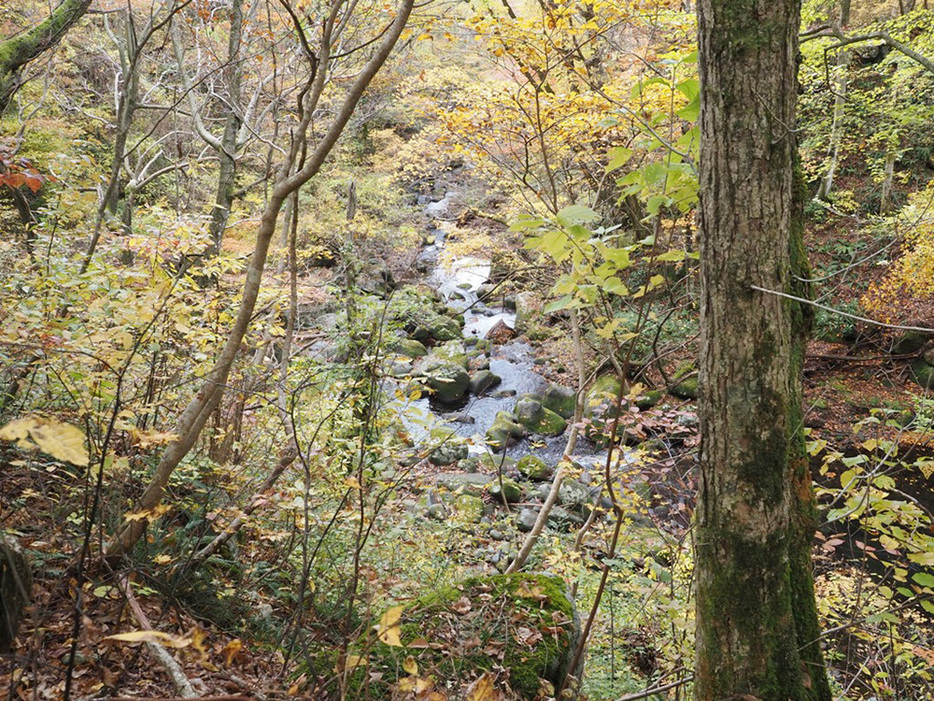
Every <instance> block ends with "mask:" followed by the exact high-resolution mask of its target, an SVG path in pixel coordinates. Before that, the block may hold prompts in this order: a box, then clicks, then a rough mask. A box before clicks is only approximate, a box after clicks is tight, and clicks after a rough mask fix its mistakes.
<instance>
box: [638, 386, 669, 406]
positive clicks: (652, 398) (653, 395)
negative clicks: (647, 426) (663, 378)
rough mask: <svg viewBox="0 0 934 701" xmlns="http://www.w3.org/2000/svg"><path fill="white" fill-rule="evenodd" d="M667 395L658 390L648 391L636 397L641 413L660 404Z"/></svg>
mask: <svg viewBox="0 0 934 701" xmlns="http://www.w3.org/2000/svg"><path fill="white" fill-rule="evenodd" d="M664 396H665V393H664V392H662V391H661V390H657V389H647V390H645V391H644V392H643V393H642V394H640V395H639V396H638V397H636V406H637V407H638V408H639V410H640V411H646V410H648V409H651V408H652V407H654V406H655V405H656V404H658V403H659V402H660V401H661V400H662V397H664Z"/></svg>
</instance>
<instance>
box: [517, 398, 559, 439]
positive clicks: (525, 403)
mask: <svg viewBox="0 0 934 701" xmlns="http://www.w3.org/2000/svg"><path fill="white" fill-rule="evenodd" d="M514 413H515V415H516V420H517V421H518V422H519V423H520V424H522V426H524V427H525V429H526V430H527V431H528V432H529V433H537V434H539V435H542V436H560V435H561V434H562V433H564V430H565V429H566V428H567V426H568V424H567V421H565V420H564V419H563V418H561V417H560V416H559V415H558V414H556V413H555V412H553V411H552V410H551V409H546V408H545V407H544V406H542V402H541V400H539V399H537V398H536V397H534V396H532V395H526V396H524V397H520V398H519V401H517V402H516V408H515V410H514Z"/></svg>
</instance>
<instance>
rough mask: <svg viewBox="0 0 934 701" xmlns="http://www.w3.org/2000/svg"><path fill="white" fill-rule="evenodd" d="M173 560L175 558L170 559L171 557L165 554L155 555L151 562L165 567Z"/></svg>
mask: <svg viewBox="0 0 934 701" xmlns="http://www.w3.org/2000/svg"><path fill="white" fill-rule="evenodd" d="M174 559H175V558H174V557H172V556H171V555H166V554H165V553H163V554H161V555H156V556H155V557H154V558H152V561H153V562H155V563H156V564H157V565H167V564H168V563H170V562H172V560H174Z"/></svg>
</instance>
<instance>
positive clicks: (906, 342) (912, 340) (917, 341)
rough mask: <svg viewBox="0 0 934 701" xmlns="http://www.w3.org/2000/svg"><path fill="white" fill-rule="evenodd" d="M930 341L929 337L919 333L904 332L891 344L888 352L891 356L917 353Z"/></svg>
mask: <svg viewBox="0 0 934 701" xmlns="http://www.w3.org/2000/svg"><path fill="white" fill-rule="evenodd" d="M930 340H931V336H930V335H928V334H926V333H923V332H921V331H905V332H904V333H902V334H900V335H899V336H898V337H897V338H896V339H895V340H894V341H893V342H892V347H891V348H890V349H889V352H890V353H891V354H892V355H907V354H909V353H917V352H918V351H919V350H921V349H922V348H923V347H924V344H925V343H927V342H928V341H930Z"/></svg>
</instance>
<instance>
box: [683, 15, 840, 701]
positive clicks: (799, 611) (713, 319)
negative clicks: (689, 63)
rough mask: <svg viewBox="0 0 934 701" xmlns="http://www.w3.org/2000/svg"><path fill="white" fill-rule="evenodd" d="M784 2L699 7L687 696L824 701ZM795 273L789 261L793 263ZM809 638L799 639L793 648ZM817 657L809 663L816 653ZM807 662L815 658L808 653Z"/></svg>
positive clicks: (788, 19) (794, 30)
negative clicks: (694, 467)
mask: <svg viewBox="0 0 934 701" xmlns="http://www.w3.org/2000/svg"><path fill="white" fill-rule="evenodd" d="M799 23H800V4H799V2H798V0H702V1H701V2H700V3H699V37H700V41H699V48H700V76H701V85H702V93H701V94H702V99H701V132H702V141H701V161H700V186H701V187H700V192H701V206H700V249H701V351H700V383H701V394H700V406H699V413H700V421H701V436H702V437H701V452H700V469H701V472H700V484H699V492H698V506H697V528H698V534H697V569H696V574H697V663H696V668H695V679H696V689H695V696H696V698H697V699H698V700H699V701H724V700H725V699H732V698H743V695H749V696H751V697H754V698H756V699H761V701H804V700H810V699H821V700H822V701H823V699H828V700H829V695H827V696H825V695H824V692H823V690H824V689H826V682H824V683H820V681H819V680H818V677H819V676H820V675H823V673H824V672H823V669H822V668H821V667H813V668H808V669H807V670H805V669H804V665H805V659H804V655H803V654H802V652H801V648H802V646H804V648H805V650H813V649H814V648H815V647H816V640H812V639H808V640H801V639H799V630H801V631H804V629H805V625H804V623H803V622H802V623H800V624H799V621H804V620H805V619H807V620H812V621H816V614H814V615H813V616H812V615H811V614H813V612H814V599H813V594H812V591H811V589H810V588H809V587H810V583H811V571H810V567H809V548H810V532H813V531H812V530H811V531H808V529H809V528H810V523H808V524H805V523H804V522H803V521H802V519H801V513H800V511H801V508H802V506H801V504H802V503H803V501H804V500H803V499H799V498H798V495H796V493H795V486H796V485H799V486H801V488H803V487H804V486H808V487H809V481H808V480H807V477H806V473H805V475H799V476H798V482H797V483H796V481H795V477H796V474H795V469H796V468H797V469H802V467H803V466H802V465H801V463H800V462H799V461H798V459H797V458H798V455H799V453H798V448H799V447H801V443H800V440H801V429H802V426H801V422H800V415H801V407H800V400H801V396H800V381H801V380H800V361H799V360H796V357H800V355H801V352H802V349H803V345H802V342H801V338H802V337H801V336H800V333H801V332H800V330H798V331H796V329H797V328H800V323H798V322H796V320H795V309H794V308H793V307H792V305H791V304H789V303H788V302H787V301H784V300H782V299H780V298H779V297H776V296H774V295H764V294H762V293H760V292H757V291H754V290H753V289H751V286H753V285H755V286H758V287H761V288H765V289H770V290H778V291H787V290H792V289H795V280H794V277H793V267H792V260H791V249H792V229H793V224H794V222H795V218H794V216H793V213H794V211H795V206H796V205H795V195H794V187H793V183H794V176H793V173H794V166H795V162H796V144H795V140H794V131H793V130H794V126H795V99H796V87H797V86H796V80H795V78H796V56H797V51H798V43H797V35H798V28H799ZM796 262H797V263H800V261H796ZM807 635H808V633H804V636H805V637H806V636H807ZM818 652H819V651H818ZM817 657H818V658H819V654H818V656H817Z"/></svg>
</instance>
